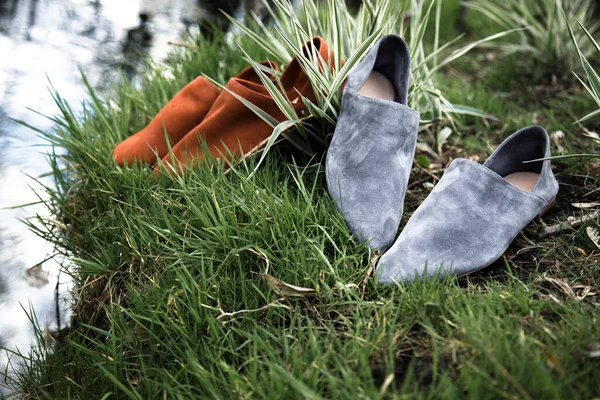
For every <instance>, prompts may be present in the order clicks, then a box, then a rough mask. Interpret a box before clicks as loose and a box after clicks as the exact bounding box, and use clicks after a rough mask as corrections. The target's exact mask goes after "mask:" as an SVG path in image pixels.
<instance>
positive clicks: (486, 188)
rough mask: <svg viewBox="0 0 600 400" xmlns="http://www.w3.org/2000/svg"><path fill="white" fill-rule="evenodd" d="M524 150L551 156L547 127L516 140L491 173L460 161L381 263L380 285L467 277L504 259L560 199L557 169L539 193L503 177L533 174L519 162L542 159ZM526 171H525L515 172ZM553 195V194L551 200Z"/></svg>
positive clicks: (545, 174)
mask: <svg viewBox="0 0 600 400" xmlns="http://www.w3.org/2000/svg"><path fill="white" fill-rule="evenodd" d="M518 143H522V144H529V145H531V147H530V148H531V149H538V148H540V147H541V148H542V154H540V156H541V157H549V156H550V150H549V146H547V143H549V141H548V135H547V134H546V132H545V131H544V130H543V129H542V128H540V127H531V128H526V129H523V130H521V131H519V132H517V133H516V134H514V135H512V136H511V137H509V138H508V139H507V140H506V141H505V142H504V143H503V144H502V145H501V146H500V147H499V148H498V149H497V150H496V151H495V152H494V153H493V154H492V156H491V157H490V159H488V161H487V162H486V164H487V165H485V164H484V165H481V164H478V163H475V162H473V161H469V160H465V159H457V160H455V161H454V162H453V163H452V164H451V165H450V167H449V168H448V170H447V171H446V173H445V174H444V176H443V177H442V179H441V180H440V182H438V184H437V185H436V186H435V188H434V189H433V190H432V192H431V193H430V194H429V196H428V197H427V198H426V199H425V201H424V202H423V203H422V204H421V205H420V206H419V208H418V209H417V210H416V211H415V213H414V214H413V215H412V217H411V218H410V220H409V221H408V223H407V224H406V226H405V227H404V230H403V231H402V233H401V234H400V236H399V237H398V239H397V240H396V242H395V243H394V245H393V246H392V248H391V249H390V250H389V251H388V252H386V253H385V254H384V255H383V256H382V257H381V259H380V260H379V263H378V266H377V272H376V273H377V274H379V282H380V283H384V284H391V283H394V282H402V281H404V282H409V281H412V280H414V279H415V278H416V277H417V276H419V277H421V278H426V277H432V276H434V275H436V274H437V273H440V275H441V276H445V275H448V274H459V275H461V274H466V273H469V272H472V271H475V270H477V269H480V268H483V267H485V266H487V265H489V264H490V263H492V262H494V261H495V260H497V259H498V258H500V257H501V256H502V254H503V253H504V252H505V251H506V249H507V248H508V246H509V245H510V243H511V242H512V241H513V239H514V238H515V237H516V236H517V235H518V234H519V232H520V231H521V230H522V229H523V228H524V227H525V226H526V225H527V224H528V223H529V222H531V221H532V220H533V219H534V218H535V217H536V216H537V215H538V214H539V213H540V212H541V211H542V210H544V208H546V207H547V206H548V204H549V201H551V200H552V199H554V198H555V197H556V193H557V192H558V186H555V185H554V184H555V183H556V180H555V179H554V176H553V175H552V171H551V169H550V170H549V171H543V170H542V171H541V172H542V174H541V175H540V178H539V181H538V185H537V186H536V188H534V191H533V192H528V191H524V190H521V189H519V188H517V187H515V186H513V185H511V184H510V183H508V182H507V181H506V180H505V179H504V178H503V177H502V176H500V175H499V174H498V172H501V173H503V174H506V173H507V171H508V173H513V172H520V171H531V168H533V167H532V166H531V165H529V164H522V161H517V160H519V159H520V158H525V159H526V160H531V159H535V158H538V157H537V155H536V156H534V157H529V156H527V155H526V154H523V153H522V152H521V151H520V150H517V149H519V146H516V144H518ZM546 162H548V163H549V161H544V163H546ZM519 165H522V167H521V169H515V168H516V167H517V166H519ZM488 166H492V167H494V168H497V170H492V169H490V168H489V167H488ZM540 166H542V163H541V162H540ZM548 168H549V166H548ZM539 169H543V168H539ZM538 186H539V187H540V188H543V190H538V189H537V187H538ZM546 188H553V189H551V191H550V192H546V191H547V189H546Z"/></svg>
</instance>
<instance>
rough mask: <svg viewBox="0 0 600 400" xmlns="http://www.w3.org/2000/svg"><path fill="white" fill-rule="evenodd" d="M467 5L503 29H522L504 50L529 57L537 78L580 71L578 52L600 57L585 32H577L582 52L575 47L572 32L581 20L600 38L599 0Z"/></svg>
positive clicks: (481, 0)
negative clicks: (597, 12) (572, 26)
mask: <svg viewBox="0 0 600 400" xmlns="http://www.w3.org/2000/svg"><path fill="white" fill-rule="evenodd" d="M464 4H465V5H466V6H467V7H469V8H471V9H472V10H474V11H477V12H479V13H481V14H482V15H483V16H485V17H487V18H488V19H489V20H490V21H491V22H492V23H495V24H497V25H498V26H499V27H500V29H505V30H506V29H515V28H520V30H519V31H518V32H517V33H515V35H516V36H517V37H518V41H517V42H516V43H510V42H509V43H504V44H502V46H501V47H502V49H503V50H504V52H505V53H507V54H511V53H520V54H522V55H524V56H526V57H527V58H526V60H528V61H529V64H528V65H529V67H530V69H531V70H532V71H534V72H536V74H534V78H535V79H548V78H549V77H551V76H557V77H559V78H562V77H565V76H566V75H568V74H570V73H571V71H574V70H579V68H580V65H579V62H578V61H579V57H578V53H581V54H583V55H584V56H585V57H587V58H596V59H597V58H598V55H597V54H596V50H595V48H594V46H593V44H592V43H590V42H584V41H583V39H584V38H585V36H586V34H585V33H584V32H583V31H581V32H577V33H575V37H576V39H577V41H578V42H579V43H581V46H580V48H579V51H577V50H576V49H575V48H573V46H571V45H570V41H571V33H570V29H569V23H572V22H574V21H576V20H577V21H581V23H582V24H583V25H584V26H586V27H587V28H588V32H589V33H590V35H591V36H592V37H598V35H599V34H600V20H599V19H598V17H597V15H596V13H595V8H596V2H595V0H502V1H496V0H469V1H465V2H464ZM563 10H564V14H563ZM565 15H566V18H565V17H564V16H565ZM535 75H537V76H535Z"/></svg>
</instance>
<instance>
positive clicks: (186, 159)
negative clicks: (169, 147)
mask: <svg viewBox="0 0 600 400" xmlns="http://www.w3.org/2000/svg"><path fill="white" fill-rule="evenodd" d="M311 46H312V47H311ZM313 49H314V51H315V52H317V53H318V54H320V55H321V57H322V59H323V60H324V61H325V62H327V63H329V61H330V60H332V59H333V57H332V55H331V54H330V51H329V47H328V45H327V43H326V42H325V40H323V39H322V38H320V37H317V38H314V39H313V40H311V41H310V42H308V43H307V44H306V45H305V46H304V48H303V51H304V54H306V55H307V56H310V55H311V54H313ZM256 78H258V76H256V77H253V79H251V80H248V79H247V78H246V79H242V78H239V77H238V78H233V79H231V80H230V81H229V83H227V85H226V88H227V90H223V91H222V92H221V94H220V95H219V98H218V99H217V101H216V102H215V104H214V105H213V107H212V108H211V110H210V111H209V113H208V115H207V116H206V118H205V119H204V121H203V122H202V123H201V124H200V125H198V126H197V127H196V128H194V129H192V130H191V131H190V132H189V133H188V134H187V135H186V136H185V137H184V138H183V139H182V140H181V141H180V142H179V143H177V145H175V147H173V157H174V159H173V160H172V159H171V155H170V154H167V155H166V156H165V157H164V158H163V160H162V161H163V163H164V164H165V165H166V166H167V167H168V168H169V169H170V170H172V171H177V172H185V171H186V170H187V169H188V168H189V167H191V166H192V165H195V164H200V163H201V162H202V160H203V159H204V155H203V153H202V142H203V141H204V142H205V143H206V148H207V149H208V151H210V153H211V155H212V157H213V158H215V159H223V160H225V161H227V162H229V161H231V159H232V158H233V157H240V156H243V155H246V154H248V153H249V152H251V151H252V150H254V149H256V148H257V147H259V146H260V145H263V144H265V143H266V141H267V139H268V138H269V137H270V136H271V134H272V133H273V128H272V127H271V126H270V125H269V124H268V123H266V122H265V121H263V120H262V119H261V118H260V117H259V116H257V115H256V114H255V113H254V112H253V111H252V110H250V109H249V108H248V107H246V106H245V105H244V104H243V103H242V102H241V101H239V100H238V99H237V98H236V97H235V96H234V95H233V94H232V93H230V92H233V93H235V94H237V95H238V96H240V97H242V98H244V99H245V100H248V101H249V102H251V103H252V104H254V105H255V106H257V107H259V108H260V109H261V110H263V111H264V112H266V113H267V114H269V115H270V116H271V117H272V118H274V119H275V120H276V121H278V122H282V121H284V120H285V119H286V118H285V116H284V115H283V113H282V112H281V111H280V110H279V108H278V107H277V105H276V103H275V101H274V100H273V98H272V97H271V96H270V95H269V93H268V91H267V89H266V88H265V87H264V86H263V85H260V84H256V83H255V82H256ZM281 83H282V86H283V89H284V90H285V92H286V94H287V96H288V98H289V99H290V102H291V103H292V105H293V107H294V108H295V109H296V111H297V112H298V114H301V112H302V111H306V106H305V105H304V103H303V102H302V101H301V100H300V94H301V95H302V96H304V97H306V98H308V99H310V100H311V101H313V102H314V101H315V100H316V99H315V93H314V91H313V88H312V85H311V83H310V80H309V78H308V76H307V75H306V74H305V73H304V71H302V68H301V67H300V63H299V61H298V60H297V59H296V58H294V59H293V60H292V61H291V62H290V64H289V66H288V67H287V68H286V69H285V71H284V72H283V74H282V76H281ZM232 156H233V157H232ZM154 172H155V173H157V174H158V168H155V170H154Z"/></svg>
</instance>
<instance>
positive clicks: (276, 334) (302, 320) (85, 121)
mask: <svg viewBox="0 0 600 400" xmlns="http://www.w3.org/2000/svg"><path fill="white" fill-rule="evenodd" d="M447 4H450V6H448V5H445V6H444V9H443V10H444V18H443V21H444V24H446V23H447V21H449V20H450V21H451V20H454V14H456V13H457V7H456V2H448V3H447ZM472 17H473V19H472V20H468V21H467V22H468V23H469V24H470V25H469V26H471V27H477V26H478V24H481V21H480V17H477V16H476V15H472ZM442 26H444V25H442ZM488 28H489V27H488ZM454 29H456V28H454V27H453V26H452V27H450V26H449V27H448V29H447V31H448V32H450V33H446V35H447V36H446V35H442V41H443V42H444V41H447V40H450V39H453V36H454V35H453V33H452V32H453V30H454ZM489 29H491V28H489ZM475 32H479V30H478V29H473V33H471V34H469V37H468V38H467V39H468V40H470V41H475V40H477V39H480V38H481V37H482V36H479V35H480V34H477V33H475ZM430 33H431V32H428V34H430ZM451 33H452V34H451ZM240 40H242V47H243V48H244V49H245V50H246V51H247V52H248V53H249V55H250V56H251V57H252V58H253V59H254V60H260V59H262V58H263V57H264V56H265V50H264V49H262V48H260V47H259V46H257V45H256V44H254V43H253V42H252V41H250V40H249V39H247V38H244V39H240ZM507 40H508V39H507ZM193 45H194V48H193V49H192V48H187V49H179V50H178V51H177V52H176V53H174V54H173V55H172V56H171V57H170V59H169V63H168V66H167V67H155V68H153V69H152V70H151V71H150V72H149V73H148V74H147V76H146V78H145V81H144V84H143V87H142V88H140V89H136V88H134V87H132V86H131V85H129V84H127V83H125V82H122V83H119V84H118V85H117V86H116V88H115V93H114V94H113V95H111V96H110V97H109V98H106V99H105V98H99V97H97V96H96V95H94V94H93V92H92V95H91V97H90V102H89V104H88V106H87V109H86V110H87V111H86V112H85V113H84V114H83V115H79V116H76V115H73V114H72V113H71V111H70V110H69V108H68V106H67V105H66V104H63V103H62V102H61V100H60V98H59V97H57V102H58V104H59V105H60V106H61V107H62V109H61V111H62V114H61V115H59V116H58V117H57V118H56V122H57V125H58V128H57V130H56V131H53V132H47V133H46V135H47V136H48V139H49V140H50V141H51V142H52V143H53V144H54V145H56V146H61V147H64V148H65V149H66V150H67V153H66V154H64V155H60V156H55V157H54V158H53V161H54V164H53V165H52V166H53V173H54V175H55V176H56V178H57V181H58V187H57V188H51V189H49V190H50V194H51V196H52V201H50V202H48V207H50V208H51V210H52V211H53V212H54V213H55V215H56V216H57V218H56V221H54V222H51V223H48V222H46V225H45V226H46V228H47V229H45V230H44V229H42V230H40V232H39V233H40V234H42V235H44V236H45V237H46V238H47V239H49V240H52V241H55V242H56V243H57V245H58V246H59V249H61V251H64V252H68V253H69V254H70V255H71V257H72V258H73V259H74V261H75V263H76V264H77V265H78V267H77V268H76V269H75V270H74V277H75V280H76V286H77V291H76V304H75V308H76V312H77V316H76V320H75V321H74V322H75V323H74V325H73V327H72V328H71V329H69V330H68V331H66V332H62V333H61V335H60V336H56V335H55V336H52V337H50V338H49V339H48V341H49V343H52V344H53V345H54V346H53V347H54V351H52V353H51V354H46V356H45V357H44V358H43V359H41V360H31V361H30V363H29V365H28V368H27V370H26V371H25V373H24V374H23V375H21V376H20V378H21V380H20V381H19V383H18V384H17V385H18V386H19V388H20V390H21V392H22V393H23V394H25V395H26V396H28V397H32V398H84V399H88V398H140V399H141V398H159V397H160V398H186V399H187V398H247V397H248V398H315V399H316V398H340V399H350V398H379V397H383V398H386V397H389V398H394V397H397V398H402V397H405V396H406V397H415V398H440V397H444V398H464V397H470V398H532V399H537V398H556V399H560V398H567V397H569V398H593V397H597V396H600V387H599V386H598V382H600V368H599V367H600V358H597V357H593V355H594V354H595V353H594V351H596V352H597V351H598V349H597V347H595V346H598V343H600V321H599V320H598V319H599V317H600V313H599V304H600V264H599V263H598V255H597V254H598V251H599V250H598V249H597V248H596V247H595V245H594V244H593V243H592V241H591V240H590V239H589V237H588V236H587V234H586V228H587V227H588V226H592V227H596V228H598V227H600V218H596V219H595V220H593V221H590V222H589V223H587V224H584V225H583V226H581V227H579V228H577V229H566V230H564V231H562V232H561V233H560V234H558V235H552V236H549V237H546V238H540V237H539V233H540V231H541V230H542V228H543V224H548V225H551V224H555V223H557V222H560V221H565V220H566V219H567V217H568V216H576V217H578V216H581V215H583V214H585V213H587V212H588V210H586V209H581V208H576V207H574V206H572V203H593V202H598V201H600V182H599V179H600V178H599V177H600V173H599V172H600V164H599V163H598V162H597V161H590V159H582V158H568V159H561V160H556V161H555V162H554V165H555V173H556V174H557V177H558V179H559V181H560V184H561V187H560V193H559V196H558V200H557V204H556V205H555V207H553V208H552V210H551V211H550V212H549V213H548V214H547V215H546V216H545V217H544V220H543V221H540V220H537V221H535V222H534V223H532V224H531V225H530V226H529V227H528V228H527V229H526V230H525V231H524V232H522V233H521V234H520V235H519V237H518V238H517V239H516V240H515V242H514V243H513V244H512V245H511V247H510V248H509V250H508V251H507V253H506V254H505V256H504V257H503V258H502V259H501V260H499V261H498V262H496V263H495V264H493V265H492V266H490V267H488V268H486V269H484V270H482V271H479V272H477V273H475V274H473V275H471V276H468V277H466V278H461V279H456V278H455V279H448V280H445V281H443V282H438V281H426V282H421V283H415V284H411V285H406V286H399V287H382V286H380V285H377V284H376V282H375V280H374V279H373V278H372V273H373V268H374V262H375V256H376V255H375V254H373V253H372V252H371V251H370V250H369V249H368V248H367V247H365V246H364V245H361V244H359V243H357V242H355V241H354V240H353V238H352V236H351V234H350V233H349V231H348V229H347V228H346V226H345V224H344V221H343V218H342V216H341V215H339V214H338V213H337V212H336V210H335V207H334V205H333V203H332V201H331V200H330V198H329V196H328V194H327V192H326V184H325V177H324V171H323V167H322V164H321V161H323V158H322V157H323V155H322V154H319V155H317V156H315V157H308V156H305V155H302V154H301V153H299V152H297V151H295V150H294V149H293V148H292V147H291V146H287V145H285V144H283V145H281V146H278V147H276V148H274V149H273V151H271V152H269V153H268V155H267V157H266V158H265V162H264V163H263V165H261V167H260V168H258V169H257V172H256V173H255V174H254V175H252V176H251V177H250V178H249V176H250V173H251V172H252V171H253V170H254V165H255V164H256V162H257V159H256V158H251V159H248V160H247V161H246V162H244V163H240V164H238V165H237V166H236V167H235V168H234V169H233V170H231V171H230V172H228V173H227V174H225V173H224V172H223V169H222V168H221V167H216V168H212V169H210V168H200V167H198V168H195V169H193V170H192V171H191V172H190V173H189V174H187V175H186V176H184V177H176V178H172V177H169V176H165V175H163V176H161V177H160V178H159V179H149V178H148V175H149V172H150V170H149V169H147V168H145V167H134V168H132V169H121V168H118V167H117V166H116V165H115V163H114V161H113V160H112V157H111V153H112V150H113V148H114V146H115V144H116V143H118V142H119V141H120V140H122V139H124V138H125V137H127V136H129V135H131V134H133V133H135V132H136V131H137V130H139V129H140V128H142V127H143V126H145V124H147V123H148V122H149V120H150V119H151V118H152V116H153V115H155V114H156V112H158V110H159V109H160V108H161V107H162V105H164V104H165V102H166V101H167V100H168V99H169V98H170V97H171V96H172V95H173V94H174V93H176V91H177V90H178V89H180V88H181V87H182V86H183V85H184V84H185V83H187V82H189V81H190V80H191V79H192V78H193V77H195V76H197V75H198V74H200V73H205V74H207V75H209V76H211V77H213V78H215V79H217V80H218V81H220V82H222V83H224V82H226V81H227V79H228V78H229V77H230V76H233V75H235V74H236V73H237V72H239V71H240V70H241V69H242V68H243V67H244V66H245V65H246V64H247V62H246V61H245V60H244V59H243V53H242V52H241V51H240V50H239V48H238V47H237V46H235V45H230V44H227V42H226V41H225V40H224V38H223V37H222V36H220V35H216V37H215V38H214V39H213V41H211V42H209V41H205V40H203V39H202V38H198V39H197V40H196V42H195V43H193ZM528 65H530V64H527V63H526V62H525V63H524V62H523V57H522V56H521V55H512V56H506V57H501V56H500V51H499V50H497V49H480V50H476V51H473V52H470V53H468V54H467V55H465V56H463V57H461V58H460V59H458V60H457V61H456V62H455V63H453V64H452V65H451V66H449V67H446V68H444V69H442V70H441V71H440V73H438V74H436V75H435V84H436V85H437V87H439V88H441V90H443V94H444V96H445V97H446V98H447V99H449V100H450V101H451V102H453V103H455V104H466V105H469V106H472V107H476V108H478V109H481V110H483V111H485V112H487V113H490V114H493V115H495V116H497V117H498V120H497V121H496V120H485V119H479V118H475V117H471V116H454V118H455V120H454V121H452V123H453V124H454V126H455V127H456V128H457V130H456V131H455V132H454V133H453V134H452V135H451V136H450V137H449V138H448V139H447V140H445V141H443V142H440V141H439V140H438V132H439V131H440V130H441V129H442V128H443V127H444V126H452V124H451V123H450V121H445V122H443V123H441V124H437V125H436V124H431V125H428V126H426V127H425V128H426V129H424V130H423V131H422V132H421V133H420V140H421V141H422V142H424V143H427V144H428V145H429V147H430V148H432V149H436V153H438V154H436V155H435V156H434V155H433V154H430V153H427V152H421V151H419V152H418V157H417V160H418V162H417V163H415V165H414V168H413V171H412V175H411V181H410V184H409V185H410V186H409V191H408V194H407V199H406V206H405V214H404V217H403V222H404V223H405V222H406V221H407V219H408V218H409V217H410V214H411V213H412V212H413V211H414V210H415V209H416V207H417V206H418V205H419V204H420V202H421V201H422V200H423V199H424V198H425V197H426V196H427V194H428V193H429V191H430V190H431V187H432V186H433V185H434V184H435V183H436V182H437V180H438V179H439V177H441V175H442V174H443V171H444V168H445V167H446V166H447V165H448V164H449V162H450V160H452V159H453V158H457V157H470V158H472V159H478V160H480V161H483V160H485V158H486V157H487V156H488V155H489V154H490V153H491V151H492V150H493V149H494V147H495V146H496V145H497V144H498V143H500V142H501V141H502V139H503V138H504V137H506V136H507V135H508V134H510V133H512V132H513V131H514V130H516V129H518V128H520V127H522V126H525V125H530V124H533V123H536V124H540V125H543V126H545V127H546V128H547V130H548V131H549V132H552V133H554V132H556V131H562V132H564V134H565V135H564V137H562V136H561V135H559V134H553V138H554V140H553V152H554V154H570V153H582V152H586V153H593V152H597V151H598V148H597V147H598V145H597V144H595V142H594V141H593V140H590V139H588V138H586V137H585V136H584V135H583V133H585V130H584V127H583V126H581V125H573V122H574V121H575V120H577V119H578V118H579V117H581V116H583V115H586V114H587V113H589V112H591V111H592V110H593V109H594V107H595V104H594V102H593V101H592V100H591V99H590V98H589V96H588V95H587V93H586V92H585V90H584V89H582V88H581V86H580V85H579V84H578V82H577V81H576V80H575V79H574V78H571V77H569V76H566V77H560V78H557V79H552V78H550V79H545V78H542V79H540V80H538V81H535V82H534V81H533V79H532V73H531V71H528V69H527V68H528V67H527V66H528ZM165 71H167V72H168V73H165ZM166 76H174V78H166ZM57 96H58V95H57ZM599 127H600V125H599V124H598V122H596V124H595V125H594V123H593V121H592V123H588V124H587V125H586V126H585V129H587V130H592V131H593V130H594V129H595V128H599ZM324 133H327V132H324ZM438 147H439V152H438V151H437V150H438ZM285 283H287V284H291V285H296V286H301V287H304V288H310V289H313V290H314V292H311V293H309V294H303V295H299V296H289V295H286V293H285V292H286V289H288V290H289V288H288V287H286V286H285ZM282 291H283V293H282Z"/></svg>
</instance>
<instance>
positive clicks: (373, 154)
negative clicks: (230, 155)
mask: <svg viewBox="0 0 600 400" xmlns="http://www.w3.org/2000/svg"><path fill="white" fill-rule="evenodd" d="M409 79H410V55H409V52H408V47H407V46H406V43H405V42H404V41H403V40H402V39H401V38H400V37H398V36H396V35H388V36H385V37H383V38H382V39H381V40H380V41H379V42H378V43H377V44H376V45H375V46H374V47H373V49H372V50H371V51H370V52H369V54H368V55H367V56H366V58H365V59H364V60H363V61H362V62H361V63H360V64H358V65H357V66H356V67H355V68H354V69H353V70H352V72H351V73H350V75H349V76H348V80H347V83H346V87H345V88H344V92H343V95H342V106H341V111H340V115H339V118H338V123H337V127H336V130H335V133H334V135H333V139H332V142H331V145H330V148H329V151H328V153H327V161H326V174H327V185H328V189H329V193H330V195H331V197H332V198H333V200H334V202H335V204H336V206H337V207H338V209H339V210H340V211H341V212H342V213H343V214H344V218H345V220H346V223H347V225H348V227H349V228H350V231H351V232H352V233H353V234H355V235H356V236H357V238H358V239H359V240H361V241H364V242H367V243H368V245H369V246H370V247H372V248H374V249H377V250H379V251H381V252H384V254H383V256H382V257H381V258H380V260H379V263H378V265H377V271H376V275H377V276H378V277H379V282H381V283H387V284H392V283H396V282H408V281H412V280H415V279H417V278H419V279H420V278H427V277H432V276H438V274H439V276H444V275H448V274H458V275H464V274H467V273H469V272H472V271H475V270H478V269H481V268H483V267H485V266H487V265H489V264H491V263H492V262H494V261H495V260H497V259H498V258H500V257H501V256H502V254H503V253H504V252H505V251H506V249H507V248H508V246H509V245H510V243H511V242H512V241H513V239H514V238H515V237H516V236H517V235H518V234H519V232H520V231H521V230H522V229H523V228H524V227H525V226H526V225H527V224H528V223H529V222H531V221H532V220H533V219H534V218H535V217H536V216H538V215H541V214H543V213H544V212H545V211H546V210H547V209H548V208H550V206H551V205H552V202H553V201H554V199H555V197H556V194H557V192H558V183H557V181H556V179H555V178H554V174H553V173H552V169H551V167H550V161H549V160H544V161H535V162H526V161H530V160H535V159H540V158H547V157H549V156H550V141H549V138H548V134H547V133H546V131H545V130H544V129H543V128H541V127H539V126H531V127H528V128H524V129H521V130H519V131H518V132H516V133H514V134H513V135H511V136H510V137H509V138H507V139H506V140H505V141H504V142H503V143H502V144H501V145H500V146H499V147H498V148H497V149H496V151H494V153H493V154H492V155H491V156H490V158H489V159H488V160H487V161H486V162H485V163H484V164H483V165H482V164H479V163H476V162H473V161H470V160H466V159H456V160H454V161H453V162H452V163H451V164H450V166H449V168H448V169H447V171H446V173H445V174H444V176H443V177H442V178H441V180H440V181H439V182H438V184H437V185H436V186H435V187H434V189H433V190H432V192H431V193H430V194H429V196H428V197H427V198H426V199H425V201H424V202H423V203H422V204H421V206H419V208H418V209H417V210H416V211H415V212H414V214H413V215H412V216H411V218H410V220H409V221H408V223H407V224H406V226H405V227H404V229H403V231H402V233H401V234H400V236H399V237H398V238H397V239H396V233H397V231H398V227H399V225H400V220H401V218H402V211H403V205H404V196H405V194H406V189H407V186H408V178H409V175H410V171H411V167H412V163H413V158H414V153H415V148H416V141H417V131H418V126H419V114H418V113H417V112H416V111H414V110H412V109H410V108H409V107H408V106H407V104H408V99H407V98H408V87H409ZM394 239H396V240H395V242H394Z"/></svg>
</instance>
